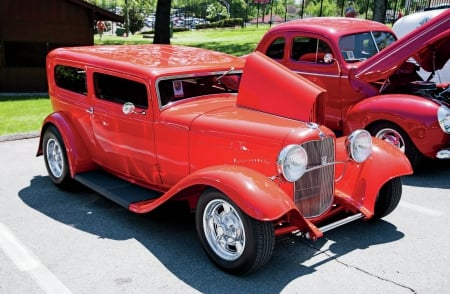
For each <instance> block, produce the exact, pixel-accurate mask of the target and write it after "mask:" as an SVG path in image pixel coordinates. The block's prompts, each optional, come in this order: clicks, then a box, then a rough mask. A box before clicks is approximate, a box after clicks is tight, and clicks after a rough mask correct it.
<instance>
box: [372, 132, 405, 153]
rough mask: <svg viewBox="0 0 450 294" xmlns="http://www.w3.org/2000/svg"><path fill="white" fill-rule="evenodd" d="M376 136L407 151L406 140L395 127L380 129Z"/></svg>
mask: <svg viewBox="0 0 450 294" xmlns="http://www.w3.org/2000/svg"><path fill="white" fill-rule="evenodd" d="M375 137H377V138H378V139H381V140H383V141H385V142H387V143H389V144H391V145H394V146H395V147H397V148H398V149H400V150H401V151H402V152H403V153H405V141H404V139H403V137H402V135H401V134H400V133H399V132H397V131H396V130H394V129H389V128H388V129H382V130H380V131H379V132H378V133H377V134H376V135H375Z"/></svg>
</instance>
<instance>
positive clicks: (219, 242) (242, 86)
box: [37, 45, 412, 274]
mask: <svg viewBox="0 0 450 294" xmlns="http://www.w3.org/2000/svg"><path fill="white" fill-rule="evenodd" d="M47 73H48V82H49V94H50V97H51V101H52V105H53V109H54V112H53V113H51V114H50V115H49V116H48V117H47V118H46V119H45V120H44V122H43V126H42V131H41V137H40V144H39V149H38V152H37V154H38V155H44V161H45V164H46V167H47V170H48V173H49V177H50V179H51V180H52V181H53V183H55V184H56V185H57V186H62V187H65V188H70V186H71V184H73V181H77V182H80V183H82V184H84V185H86V186H88V187H90V188H92V189H93V190H95V191H97V192H98V193H100V194H102V195H104V196H105V197H107V198H109V199H111V200H113V201H115V202H117V203H118V204H120V205H122V206H124V207H125V208H127V209H129V210H130V211H133V212H136V213H147V212H150V211H152V210H153V209H155V208H157V207H159V206H160V205H161V204H163V203H165V202H167V201H186V202H187V203H188V204H189V207H190V208H191V209H192V211H193V212H195V221H196V229H197V232H198V236H199V239H200V241H201V244H202V246H203V248H204V250H205V252H206V253H207V255H208V257H209V258H210V259H211V260H212V261H213V262H214V263H215V264H216V265H217V266H219V267H220V268H222V269H223V270H225V271H228V272H231V273H234V274H245V273H248V272H251V271H254V270H256V269H258V268H259V267H261V266H262V265H264V264H265V263H266V262H267V261H268V260H269V258H270V257H271V255H272V251H273V248H274V242H275V238H276V237H277V236H280V235H284V234H291V233H297V234H303V235H305V236H307V237H310V238H312V239H316V238H319V237H321V236H322V235H323V233H324V232H325V231H327V230H329V229H332V228H334V227H337V226H339V225H343V224H345V223H347V222H349V221H352V220H356V219H371V218H375V219H376V218H380V217H383V216H385V215H387V214H389V213H390V212H392V211H393V210H394V208H395V207H396V205H397V204H398V202H399V200H400V197H401V191H402V186H401V176H403V175H407V174H411V172H412V170H411V166H410V164H409V162H408V160H407V158H406V157H405V156H404V155H403V154H402V153H401V152H400V151H399V150H398V149H396V148H395V147H393V146H392V145H389V144H387V143H385V142H383V141H382V140H378V139H376V138H372V137H371V136H370V134H369V133H368V132H367V131H364V130H355V131H354V132H352V133H351V134H350V135H349V136H348V137H342V138H338V139H336V137H335V135H334V133H333V132H332V131H331V130H329V129H328V128H326V127H324V126H320V125H318V124H316V123H314V122H313V121H315V120H317V119H318V117H320V115H321V111H320V110H319V109H318V105H319V104H320V103H318V102H317V101H320V100H321V99H322V97H323V91H322V90H321V89H320V88H318V87H317V86H316V85H314V84H312V83H311V82H309V81H307V80H305V79H304V78H302V77H300V76H298V75H296V74H294V73H293V72H292V71H290V70H289V69H287V68H285V67H284V66H282V65H280V64H278V63H276V62H274V61H272V60H271V59H270V58H268V57H266V56H264V55H263V54H260V53H254V54H252V55H251V56H249V58H248V59H247V60H246V62H245V68H244V60H242V59H241V58H238V57H234V56H229V55H226V54H223V53H217V52H212V51H207V50H204V49H199V48H189V47H182V46H170V45H135V46H93V47H73V48H60V49H56V50H54V51H52V52H50V53H49V55H48V57H47ZM299 106H300V107H299ZM299 108H300V109H299ZM380 166H383V168H382V169H380V168H379V167H380ZM174 217H176V216H175V215H174ZM331 219H332V221H331Z"/></svg>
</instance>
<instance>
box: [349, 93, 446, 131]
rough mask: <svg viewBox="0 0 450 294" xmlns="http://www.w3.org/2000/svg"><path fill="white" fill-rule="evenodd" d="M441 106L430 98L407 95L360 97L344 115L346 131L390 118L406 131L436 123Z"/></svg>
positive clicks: (389, 119)
mask: <svg viewBox="0 0 450 294" xmlns="http://www.w3.org/2000/svg"><path fill="white" fill-rule="evenodd" d="M438 108H439V105H438V104H437V103H435V102H433V101H431V100H429V99H426V98H422V97H418V96H413V95H406V94H390V95H378V96H373V97H370V98H366V99H364V100H361V101H360V102H358V103H357V104H355V105H353V106H352V107H351V108H349V109H348V111H347V113H346V115H345V122H344V131H345V133H346V134H348V133H350V132H351V131H353V130H356V129H363V128H365V127H366V126H368V125H369V124H371V123H372V122H374V121H377V120H387V121H391V122H393V123H395V124H397V125H399V126H401V127H402V128H403V129H404V130H405V131H407V132H409V131H412V130H413V129H414V128H417V127H428V126H431V125H433V124H437V123H438V122H437V110H438Z"/></svg>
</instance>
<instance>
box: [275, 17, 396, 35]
mask: <svg viewBox="0 0 450 294" xmlns="http://www.w3.org/2000/svg"><path fill="white" fill-rule="evenodd" d="M299 29H300V30H302V31H309V32H314V33H319V34H321V35H328V36H335V37H337V38H339V37H340V36H344V35H348V34H354V33H359V32H367V31H380V30H381V31H389V32H392V30H391V29H390V28H389V27H388V26H386V25H385V24H382V23H380V22H376V21H372V20H366V19H358V18H351V17H311V18H303V19H295V20H291V21H289V22H286V23H282V24H279V25H277V26H275V27H273V28H271V29H270V31H271V32H276V31H289V30H292V31H296V30H299Z"/></svg>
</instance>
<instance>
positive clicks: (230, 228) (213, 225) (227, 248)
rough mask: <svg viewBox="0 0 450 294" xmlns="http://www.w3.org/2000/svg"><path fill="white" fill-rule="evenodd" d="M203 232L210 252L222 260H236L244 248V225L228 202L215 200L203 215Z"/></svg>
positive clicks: (209, 204)
mask: <svg viewBox="0 0 450 294" xmlns="http://www.w3.org/2000/svg"><path fill="white" fill-rule="evenodd" d="M203 230H204V232H205V237H206V239H207V241H208V243H209V245H210V247H211V248H212V250H213V251H214V252H215V253H216V254H217V255H218V256H219V257H220V258H222V259H224V260H229V261H232V260H236V259H238V258H239V257H240V256H241V255H242V253H243V252H244V248H245V232H244V225H243V223H242V220H241V218H240V217H239V215H238V213H237V211H236V210H235V209H234V207H233V206H232V205H231V204H229V203H228V202H226V201H224V200H221V199H216V200H213V201H211V202H209V203H208V205H207V206H206V207H205V211H204V213H203Z"/></svg>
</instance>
